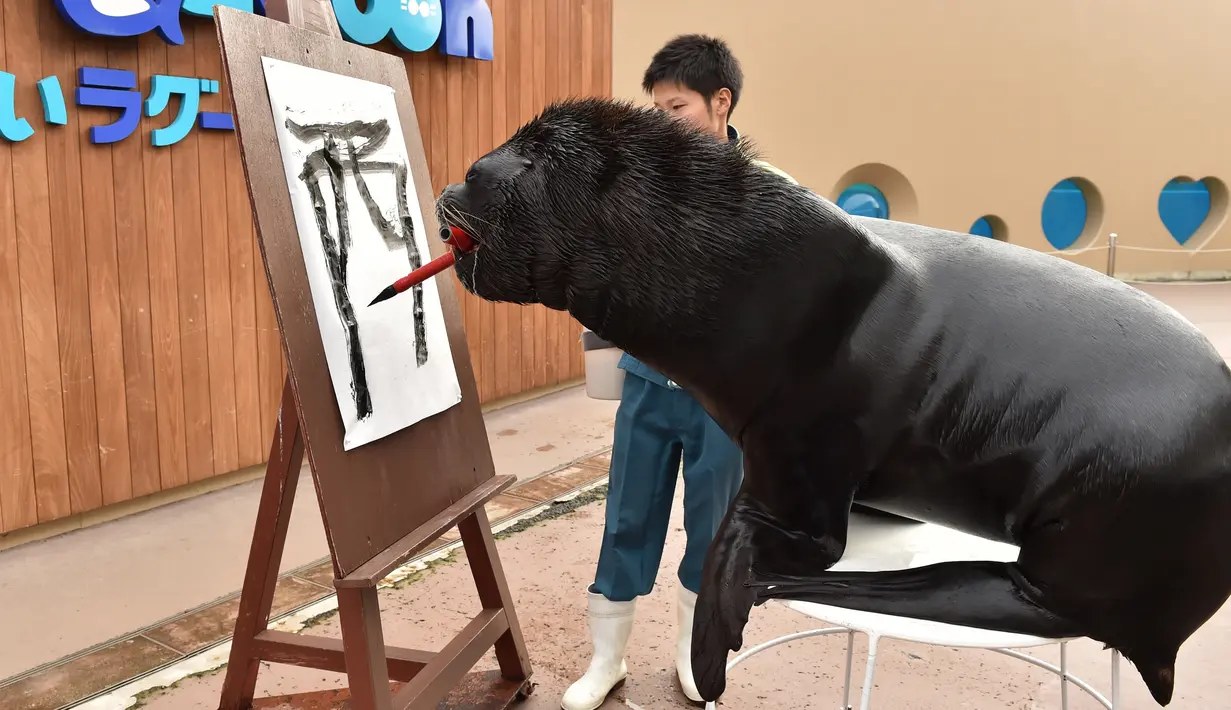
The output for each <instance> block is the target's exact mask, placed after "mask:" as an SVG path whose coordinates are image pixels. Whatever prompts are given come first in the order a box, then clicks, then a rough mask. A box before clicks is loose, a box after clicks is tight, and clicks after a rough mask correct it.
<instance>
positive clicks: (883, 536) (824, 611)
mask: <svg viewBox="0 0 1231 710" xmlns="http://www.w3.org/2000/svg"><path fill="white" fill-rule="evenodd" d="M1016 557H1017V548H1016V547H1014V546H1012V545H1005V544H1002V543H998V542H992V541H989V540H984V539H982V538H977V537H974V536H971V535H967V534H965V533H961V532H958V531H956V530H953V529H951V528H946V527H943V526H939V525H932V524H924V523H914V522H904V521H886V520H883V519H876V518H868V517H865V516H862V515H856V514H854V513H852V515H851V528H850V533H849V534H848V544H847V552H846V554H845V555H843V557H842V559H841V560H839V562H838V564H836V565H834V566H833V567H832V569H833V570H834V571H838V570H867V571H876V570H885V569H901V568H903V567H920V566H923V565H929V564H935V563H937V562H943V561H956V560H999V561H1009V560H1013V559H1015V558H1016ZM769 604H779V605H781V606H785V607H787V608H788V609H792V610H794V611H797V612H799V613H801V614H804V615H805V616H809V617H812V618H814V619H817V620H819V621H824V622H827V623H829V624H832V626H828V627H823V628H818V629H810V630H808V631H801V632H798V633H794V634H787V635H785V636H780V637H778V638H775V639H770V640H769V641H766V642H764V643H761V644H758V645H756V646H753V647H752V648H750V649H748V650H746V651H744V652H742V653H740V654H739V655H737V656H735V657H734V658H732V659H731V660H730V661H729V662H728V663H727V672H728V673H730V672H731V670H732V669H734V668H735V667H736V666H738V665H739V664H740V663H743V662H744V661H745V660H747V659H748V658H750V657H752V656H754V655H756V654H758V653H760V652H761V651H764V650H767V649H770V648H773V647H774V646H778V645H781V644H784V643H789V642H791V641H796V640H799V639H804V638H811V637H814V636H829V635H833V634H846V682H845V683H844V685H843V689H842V709H843V710H851V705H850V694H851V665H852V661H853V660H854V659H853V657H854V653H855V646H854V642H855V634H856V633H864V634H867V636H868V657H867V669H866V671H865V672H864V679H863V693H862V697H861V699H860V702H859V710H870V708H871V703H872V679H873V677H874V675H875V673H876V653H877V650H878V647H879V645H880V640H881V639H883V638H895V639H900V640H903V641H912V642H916V643H924V644H929V645H932V646H948V647H952V648H980V649H987V650H990V651H995V652H997V653H1001V654H1004V655H1006V656H1010V657H1013V658H1017V659H1020V660H1023V661H1026V662H1027V663H1032V664H1034V665H1035V666H1038V667H1039V668H1043V669H1044V670H1047V671H1050V672H1052V673H1055V674H1056V675H1058V676H1060V679H1061V680H1060V706H1061V708H1062V709H1063V710H1068V707H1069V683H1072V684H1073V685H1076V686H1077V687H1078V688H1081V689H1082V690H1083V691H1085V692H1086V693H1088V694H1089V695H1090V697H1092V698H1094V699H1095V700H1096V701H1097V702H1098V703H1100V704H1101V705H1102V706H1103V707H1105V708H1107V710H1123V706H1122V705H1121V704H1120V653H1119V652H1118V651H1115V650H1113V651H1112V652H1111V700H1108V699H1107V698H1106V697H1104V696H1103V695H1102V694H1101V693H1099V692H1098V691H1097V690H1095V689H1094V688H1093V687H1091V686H1090V684H1089V683H1087V682H1085V681H1084V680H1082V679H1080V678H1078V677H1076V676H1074V675H1072V674H1070V673H1069V670H1068V642H1069V641H1072V640H1073V639H1071V638H1063V639H1052V638H1042V637H1038V636H1028V635H1024V634H1011V633H1003V632H1000V631H989V630H986V629H976V628H971V627H968V626H957V625H954V624H941V623H937V622H933V621H921V620H919V619H910V618H906V617H901V616H892V615H888V614H872V613H869V612H863V611H852V610H850V609H842V608H840V607H835V606H829V605H826V604H814V603H811V602H800V601H787V600H773V601H771V602H769ZM767 605H768V604H767ZM1051 644H1059V645H1060V665H1059V666H1058V667H1057V666H1055V665H1053V664H1051V663H1048V662H1047V661H1044V660H1042V659H1040V658H1036V657H1034V656H1030V655H1027V654H1025V653H1022V652H1020V651H1018V650H1016V649H1020V648H1031V647H1037V646H1047V645H1051ZM705 707H706V710H714V708H715V704H714V703H712V702H711V703H706V706H705Z"/></svg>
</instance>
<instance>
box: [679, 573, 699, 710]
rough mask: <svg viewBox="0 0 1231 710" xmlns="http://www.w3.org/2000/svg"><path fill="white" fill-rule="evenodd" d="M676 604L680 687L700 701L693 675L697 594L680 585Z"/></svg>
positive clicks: (691, 697)
mask: <svg viewBox="0 0 1231 710" xmlns="http://www.w3.org/2000/svg"><path fill="white" fill-rule="evenodd" d="M679 590H680V591H679V595H678V599H677V601H676V606H675V623H676V637H675V638H676V640H675V672H676V675H678V676H679V677H680V689H681V690H683V691H684V695H685V697H687V698H688V699H689V700H691V701H693V702H695V703H699V702H702V701H701V693H698V692H697V683H696V681H695V680H694V679H693V677H692V615H693V611H694V610H695V609H696V608H697V595H696V593H695V592H690V591H688V589H687V588H685V587H684V586H680V588H679Z"/></svg>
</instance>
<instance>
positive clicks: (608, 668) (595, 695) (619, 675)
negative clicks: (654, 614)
mask: <svg viewBox="0 0 1231 710" xmlns="http://www.w3.org/2000/svg"><path fill="white" fill-rule="evenodd" d="M586 594H587V595H588V597H589V607H590V642H591V643H592V644H593V646H594V655H593V657H591V659H590V667H589V668H587V669H586V672H585V675H583V676H581V678H579V679H578V680H577V681H576V682H575V683H573V684H572V685H570V686H569V688H568V690H566V691H564V697H563V698H561V700H560V707H561V708H562V709H563V710H594V709H595V708H597V707H598V706H599V705H602V704H603V701H604V700H606V699H607V694H608V693H610V692H611V689H612V688H614V687H615V686H616V684H617V683H619V682H620V681H622V680H624V678H625V677H626V676H627V675H628V666H627V665H626V664H625V663H624V649H625V648H627V646H628V635H629V633H630V632H632V630H633V612H634V611H635V609H636V606H637V600H636V599H634V600H632V601H628V602H613V601H611V600H610V599H607V598H606V597H604V596H603V595H601V594H596V593H594V592H591V591H589V590H587V591H586Z"/></svg>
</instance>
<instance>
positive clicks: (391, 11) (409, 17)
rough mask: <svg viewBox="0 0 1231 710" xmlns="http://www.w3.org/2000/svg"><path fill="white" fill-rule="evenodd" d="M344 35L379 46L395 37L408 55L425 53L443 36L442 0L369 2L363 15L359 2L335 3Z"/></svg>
mask: <svg viewBox="0 0 1231 710" xmlns="http://www.w3.org/2000/svg"><path fill="white" fill-rule="evenodd" d="M333 14H334V15H335V16H336V17H337V18H338V29H340V30H342V36H343V37H345V38H346V39H348V40H350V41H352V42H355V43H357V44H376V43H377V42H379V41H381V40H383V39H384V38H385V37H388V36H390V35H392V37H393V43H394V44H396V45H397V46H398V47H400V48H401V49H404V50H406V51H408V52H422V51H423V50H425V49H428V48H429V47H431V46H432V45H433V44H435V43H436V38H437V37H439V36H440V25H441V15H440V0H368V9H367V10H366V11H364V12H359V8H358V6H357V5H356V4H355V0H334V2H333Z"/></svg>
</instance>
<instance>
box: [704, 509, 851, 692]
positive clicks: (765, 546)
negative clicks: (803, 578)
mask: <svg viewBox="0 0 1231 710" xmlns="http://www.w3.org/2000/svg"><path fill="white" fill-rule="evenodd" d="M848 507H849V504H848ZM838 530H839V533H838V534H837V535H829V534H819V535H818V534H810V533H805V532H801V531H797V530H791V529H787V528H786V527H784V526H783V525H782V523H781V521H779V520H778V519H777V518H775V517H773V516H772V515H771V514H770V513H768V512H767V511H766V509H765V507H764V506H763V505H762V504H761V503H760V502H759V501H757V500H755V499H754V498H753V497H752V496H750V495H749V494H748V493H747V492H746V491H745V490H744V489H741V491H740V493H739V494H738V495H737V496H736V497H735V500H733V501H732V503H731V506H730V508H729V509H728V510H727V515H726V517H724V518H723V521H722V525H721V526H719V528H718V532H717V534H716V535H715V537H714V540H713V542H712V543H710V548H709V551H708V553H707V554H706V557H705V567H704V569H703V570H702V575H701V591H700V593H699V594H698V595H697V603H696V610H695V612H694V616H693V631H692V672H693V679H694V680H695V681H696V684H697V690H698V692H700V694H701V697H702V698H703V699H704V700H706V701H711V700H717V699H718V698H719V697H720V696H721V695H722V692H723V690H724V689H725V688H726V668H727V652H728V651H738V650H739V649H740V648H741V647H742V646H743V633H744V626H745V625H746V624H747V623H748V613H749V612H750V611H751V610H752V607H753V606H754V605H756V603H757V594H758V592H760V591H761V590H760V589H759V588H758V587H756V586H754V583H755V581H756V580H757V579H760V578H762V577H763V576H764V575H765V574H766V573H767V572H768V573H770V574H773V573H778V574H783V573H785V574H798V573H799V572H800V571H801V569H803V570H807V571H808V572H811V571H813V570H823V569H825V568H827V567H830V566H832V565H833V564H834V563H836V562H837V561H838V560H839V559H840V558H841V557H842V551H843V549H844V544H845V540H846V521H845V519H842V520H841V521H839V523H838Z"/></svg>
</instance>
